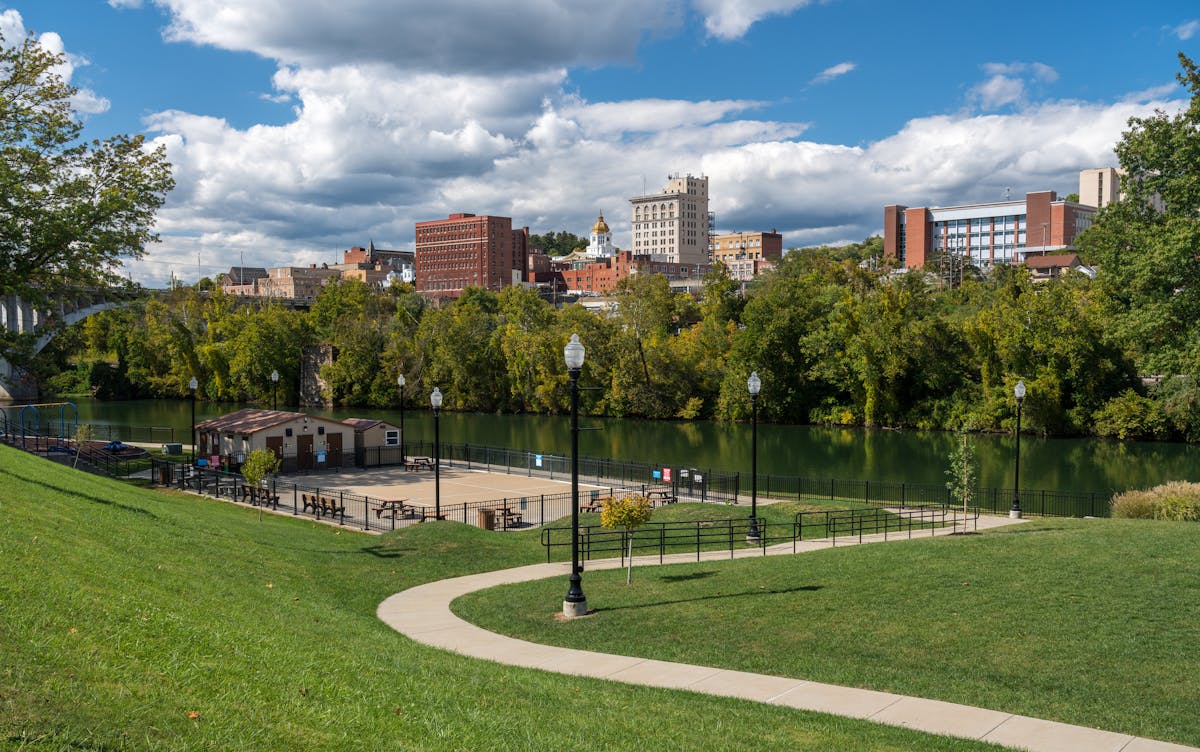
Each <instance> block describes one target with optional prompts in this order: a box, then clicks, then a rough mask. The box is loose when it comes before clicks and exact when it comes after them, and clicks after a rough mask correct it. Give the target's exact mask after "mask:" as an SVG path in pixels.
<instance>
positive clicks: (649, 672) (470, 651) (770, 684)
mask: <svg viewBox="0 0 1200 752" xmlns="http://www.w3.org/2000/svg"><path fill="white" fill-rule="evenodd" d="M1019 522H1021V520H1010V519H1009V518H1007V517H980V519H979V529H980V530H986V529H991V528H996V527H1000V526H1002V525H1009V524H1016V523H1019ZM949 532H951V531H950V530H945V531H944V533H949ZM902 540H908V538H899V537H897V536H895V535H894V534H893V535H892V536H891V537H890V538H889V539H888V540H887V542H899V541H902ZM862 542H863V543H874V542H884V537H883V536H882V535H878V536H864V538H863V541H862ZM832 545H833V544H832V543H831V542H830V541H829V540H822V541H804V542H802V543H801V544H799V546H797V552H799V553H803V552H806V551H814V550H818V549H822V548H829V547H831V546H832ZM837 545H838V547H845V546H847V545H859V544H858V541H857V540H855V541H853V542H851V541H846V540H842V541H840V542H838V543H837ZM791 553H792V544H790V543H787V544H783V545H781V546H774V547H771V548H768V549H767V554H791ZM762 555H763V552H762V550H761V549H747V550H743V551H739V552H738V554H737V558H747V557H749V556H762ZM728 559H729V552H728V551H724V552H712V555H704V554H702V555H701V560H728ZM695 561H696V555H695V554H694V553H693V554H690V555H678V556H668V557H666V558H665V560H664V561H663V563H664V564H674V563H683V562H695ZM658 563H659V561H658V557H647V558H646V559H642V558H640V557H639V558H637V559H635V565H636V566H650V565H656V564H658ZM621 565H622V564H621V562H620V560H617V559H605V560H595V561H589V562H587V568H588V569H589V570H600V569H614V568H617V567H620V566H621ZM569 569H570V564H569V563H554V564H533V565H530V566H525V567H517V568H514V569H504V570H500V571H496V572H485V573H482V574H475V575H468V576H466V577H456V578H452V579H448V580H440V581H438V582H430V583H426V584H424V585H419V586H417V587H414V588H410V589H409V590H405V591H403V592H400V593H397V594H395V595H393V596H391V597H389V598H387V599H386V600H385V601H383V603H381V604H379V608H378V610H377V614H378V616H379V618H380V619H381V620H382V621H383V622H384V623H386V624H387V625H388V626H390V627H392V628H393V629H395V630H396V631H398V632H400V633H401V634H403V635H405V636H407V637H409V638H411V639H413V640H415V641H417V642H420V643H423V644H425V645H429V646H431V647H437V648H442V649H445V650H449V651H452V652H455V653H458V654H460V655H464V656H469V657H472V658H481V659H483V660H488V661H493V662H496V663H504V664H507V665H511V666H521V667H524V668H534V669H542V670H544V671H553V672H557V673H561V674H569V675H572V676H586V677H592V678H597V679H609V680H612V681H619V682H625V683H627V684H639V685H644V686H651V687H663V688H668V689H683V690H688V691H692V692H702V693H705V694H710V695H717V696H724V697H736V698H740V699H745V700H753V701H756V702H763V703H767V704H771V705H781V706H786V707H790V708H797V709H801V710H811V711H816V712H821V713H830V714H833V715H841V716H847V717H852V718H862V719H866V720H871V721H876V722H878V723H886V724H889V725H892V726H902V727H905V728H911V729H914V730H917V731H925V732H928V733H932V734H943V735H946V736H954V737H960V738H967V739H978V740H980V741H985V742H991V743H994V744H999V745H1002V746H1006V747H1011V748H1014V749H1025V750H1031V751H1032V752H1200V748H1197V747H1188V746H1184V745H1180V744H1172V743H1169V742H1160V741H1154V740H1152V739H1143V738H1141V737H1135V736H1130V735H1129V734H1118V733H1114V732H1111V731H1102V730H1099V729H1092V728H1087V727H1085V726H1073V725H1071V724H1066V723H1058V722H1055V721H1045V720H1041V719H1038V718H1029V717H1026V716H1020V715H1014V714H1011V713H1004V712H1000V711H996V710H988V709H985V708H975V707H971V706H968V705H958V704H955V703H949V702H942V701H940V700H927V699H923V698H919V697H906V696H904V695H896V694H891V693H888V692H875V691H871V690H866V689H855V688H853V687H841V686H837V685H833V684H822V683H819V682H812V681H805V680H802V679H791V678H786V677H781V676H769V675H765V674H751V673H746V672H742V671H731V670H728V669H721V668H712V667H707V666H693V665H690V664H684V663H670V662H666V661H656V660H652V659H646V658H634V657H630V656H623V655H612V654H609V653H596V652H592V651H588V650H575V649H572V648H562V647H555V646H550V645H539V644H536V643H532V642H526V641H524V640H517V639H514V638H511V637H505V636H502V635H498V634H496V633H495V632H489V631H487V630H485V629H482V628H480V627H477V626H475V625H474V624H470V623H468V622H466V621H463V620H462V619H460V618H458V617H457V616H455V615H454V614H453V613H452V612H451V611H450V603H451V602H452V601H453V600H454V599H455V598H458V597H459V596H462V595H466V594H467V593H472V592H475V591H476V590H484V589H486V588H490V587H495V586H497V585H505V584H509V583H516V582H528V581H530V580H538V579H543V578H546V577H563V578H565V577H566V575H567V573H568V571H569Z"/></svg>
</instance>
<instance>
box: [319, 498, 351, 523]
mask: <svg viewBox="0 0 1200 752" xmlns="http://www.w3.org/2000/svg"><path fill="white" fill-rule="evenodd" d="M318 503H319V504H320V509H319V510H318V512H317V517H320V516H322V515H325V516H327V517H341V520H342V522H345V521H346V505H345V504H342V503H340V502H339V501H338V500H337V499H334V498H330V497H328V496H322V497H320V500H319V502H318Z"/></svg>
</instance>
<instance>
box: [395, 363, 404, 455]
mask: <svg viewBox="0 0 1200 752" xmlns="http://www.w3.org/2000/svg"><path fill="white" fill-rule="evenodd" d="M405 383H406V382H405V381H404V374H400V375H399V376H397V377H396V384H397V385H398V386H399V387H400V462H401V464H403V463H404V384H405Z"/></svg>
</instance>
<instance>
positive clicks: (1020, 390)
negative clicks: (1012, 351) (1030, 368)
mask: <svg viewBox="0 0 1200 752" xmlns="http://www.w3.org/2000/svg"><path fill="white" fill-rule="evenodd" d="M1013 394H1014V395H1016V397H1017V461H1016V463H1014V465H1013V505H1012V509H1010V510H1008V516H1009V517H1011V518H1013V519H1018V520H1019V519H1020V518H1021V403H1022V402H1024V401H1025V382H1024V381H1021V380H1019V379H1018V380H1017V386H1016V388H1015V389H1013Z"/></svg>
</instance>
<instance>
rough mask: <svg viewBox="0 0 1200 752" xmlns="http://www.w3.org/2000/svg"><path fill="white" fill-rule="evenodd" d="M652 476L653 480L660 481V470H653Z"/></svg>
mask: <svg viewBox="0 0 1200 752" xmlns="http://www.w3.org/2000/svg"><path fill="white" fill-rule="evenodd" d="M653 475H654V479H655V480H662V470H655V471H654V473H653Z"/></svg>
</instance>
